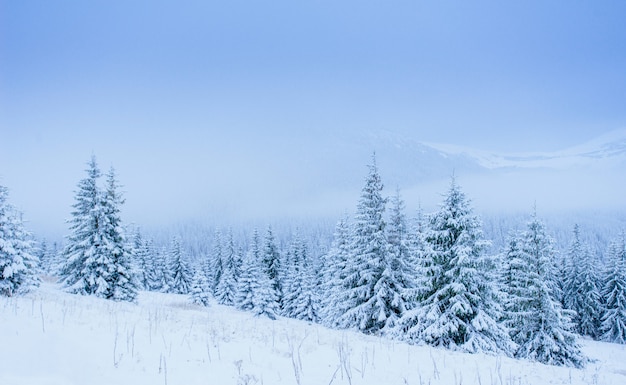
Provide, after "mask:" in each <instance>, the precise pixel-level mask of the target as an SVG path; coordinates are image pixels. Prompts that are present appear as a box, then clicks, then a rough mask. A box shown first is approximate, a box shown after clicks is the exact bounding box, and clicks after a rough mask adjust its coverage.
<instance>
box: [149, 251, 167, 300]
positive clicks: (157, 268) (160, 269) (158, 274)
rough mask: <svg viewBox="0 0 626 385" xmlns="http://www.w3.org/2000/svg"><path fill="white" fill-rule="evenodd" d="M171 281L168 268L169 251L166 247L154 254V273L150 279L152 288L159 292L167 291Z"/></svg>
mask: <svg viewBox="0 0 626 385" xmlns="http://www.w3.org/2000/svg"><path fill="white" fill-rule="evenodd" d="M171 283H172V272H171V270H170V260H169V253H168V251H167V248H166V247H163V248H161V251H159V252H158V253H156V254H155V255H154V275H153V276H151V279H150V287H151V288H152V290H157V291H160V292H161V293H169V292H170V286H171Z"/></svg>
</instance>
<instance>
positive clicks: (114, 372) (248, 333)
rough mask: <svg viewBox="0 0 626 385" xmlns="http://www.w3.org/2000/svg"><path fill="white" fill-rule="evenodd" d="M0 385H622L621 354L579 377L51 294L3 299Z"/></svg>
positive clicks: (309, 328)
mask: <svg viewBox="0 0 626 385" xmlns="http://www.w3.org/2000/svg"><path fill="white" fill-rule="evenodd" d="M0 341H2V349H0V384H8V385H26V384H43V385H61V384H63V385H66V384H68V385H82V384H93V385H97V384H107V385H109V384H136V385H143V384H169V385H176V384H184V385H193V384H355V385H356V384H377V385H378V384H608V385H612V384H615V385H617V384H624V383H626V346H625V345H617V344H609V343H602V342H594V341H590V340H582V341H581V342H582V345H583V350H584V353H585V354H586V355H587V356H589V357H590V358H591V359H592V362H590V363H589V364H588V365H587V367H586V368H585V369H582V370H579V369H572V368H563V367H554V366H546V365H542V364H539V363H533V362H530V361H520V360H514V359H510V358H506V357H500V356H491V355H485V354H464V353H459V352H452V351H448V350H444V349H437V348H432V347H426V346H413V345H407V344H405V343H401V342H395V341H391V340H388V339H383V338H378V337H373V336H366V335H363V334H360V333H357V332H350V331H336V330H330V329H326V328H324V327H322V326H319V325H315V324H310V323H307V322H302V321H296V320H289V319H283V318H279V319H278V320H276V321H272V320H270V319H268V318H264V317H255V316H253V315H252V314H250V313H246V312H241V311H237V310H235V309H234V308H232V307H227V306H222V305H218V304H216V303H215V301H213V303H211V306H209V307H202V306H198V305H192V304H190V300H189V297H188V296H183V295H176V294H162V293H149V292H140V295H139V298H138V303H137V304H132V303H118V302H113V301H109V300H104V299H100V298H95V297H89V296H79V295H73V294H67V293H65V292H63V291H61V290H60V288H59V287H58V286H57V285H56V284H54V283H50V282H44V283H42V285H41V287H40V288H39V289H37V290H35V291H33V292H32V293H30V294H27V295H25V296H22V297H12V298H7V297H0Z"/></svg>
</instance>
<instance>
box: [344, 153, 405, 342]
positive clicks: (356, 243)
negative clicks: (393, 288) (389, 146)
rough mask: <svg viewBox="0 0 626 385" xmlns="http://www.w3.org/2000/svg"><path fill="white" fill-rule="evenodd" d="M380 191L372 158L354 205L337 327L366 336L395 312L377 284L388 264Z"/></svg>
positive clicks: (390, 296)
mask: <svg viewBox="0 0 626 385" xmlns="http://www.w3.org/2000/svg"><path fill="white" fill-rule="evenodd" d="M382 189H383V184H382V182H381V178H380V175H379V174H378V168H377V167H376V160H375V158H374V159H373V162H372V164H371V165H370V166H369V173H368V175H367V177H366V179H365V186H364V187H363V189H362V191H361V198H360V200H359V203H358V205H357V213H356V216H355V222H354V227H353V234H352V242H351V247H350V257H349V261H348V263H347V264H346V277H345V280H346V287H347V290H346V293H345V296H346V298H345V305H346V307H347V311H346V312H345V313H344V314H342V315H341V317H340V319H339V325H340V326H341V327H345V328H355V329H358V330H360V331H362V332H364V333H369V334H373V333H378V332H380V330H381V329H383V328H384V327H385V326H386V325H387V322H388V321H389V319H390V317H393V316H394V314H395V311H396V309H394V308H393V307H392V306H391V304H392V303H393V293H392V292H386V291H385V289H386V284H385V282H381V279H383V272H384V271H385V267H386V265H387V263H388V262H387V257H388V256H387V252H388V244H387V236H386V233H385V226H386V224H385V220H384V212H385V204H386V199H385V198H383V197H382Z"/></svg>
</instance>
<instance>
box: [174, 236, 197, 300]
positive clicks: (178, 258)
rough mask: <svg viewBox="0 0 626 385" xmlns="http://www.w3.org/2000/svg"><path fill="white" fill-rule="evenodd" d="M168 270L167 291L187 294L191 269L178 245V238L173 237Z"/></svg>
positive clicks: (189, 287)
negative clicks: (168, 281)
mask: <svg viewBox="0 0 626 385" xmlns="http://www.w3.org/2000/svg"><path fill="white" fill-rule="evenodd" d="M169 270H170V272H171V281H170V285H169V286H170V287H169V289H170V290H169V291H170V293H176V294H189V291H190V290H191V280H192V278H193V276H192V275H191V269H190V268H189V265H188V263H187V261H186V260H185V258H184V257H183V252H182V249H181V246H180V240H179V239H178V238H177V237H174V239H173V240H172V246H171V248H170V254H169Z"/></svg>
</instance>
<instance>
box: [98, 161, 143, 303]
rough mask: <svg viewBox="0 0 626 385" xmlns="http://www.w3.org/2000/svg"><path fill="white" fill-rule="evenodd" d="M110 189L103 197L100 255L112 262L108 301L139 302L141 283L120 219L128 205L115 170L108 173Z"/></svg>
mask: <svg viewBox="0 0 626 385" xmlns="http://www.w3.org/2000/svg"><path fill="white" fill-rule="evenodd" d="M106 177H107V180H106V188H105V190H104V191H103V194H102V208H103V220H102V223H101V227H100V228H101V231H102V237H101V241H102V243H101V245H100V247H99V249H100V255H102V256H107V258H106V259H105V260H110V264H109V266H107V268H108V277H110V278H109V290H110V291H109V292H108V293H107V294H106V296H105V298H110V299H113V300H116V301H131V302H132V301H135V300H136V298H137V292H138V290H139V282H138V279H137V276H136V275H135V271H134V270H133V266H132V259H131V258H132V251H131V250H129V248H128V247H127V243H126V239H125V236H124V229H123V227H122V219H121V216H120V206H121V205H122V204H123V203H124V200H123V199H122V196H121V194H120V192H119V185H118V182H117V179H116V177H115V170H114V169H113V168H111V169H110V170H109V172H108V173H107V176H106Z"/></svg>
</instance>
